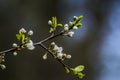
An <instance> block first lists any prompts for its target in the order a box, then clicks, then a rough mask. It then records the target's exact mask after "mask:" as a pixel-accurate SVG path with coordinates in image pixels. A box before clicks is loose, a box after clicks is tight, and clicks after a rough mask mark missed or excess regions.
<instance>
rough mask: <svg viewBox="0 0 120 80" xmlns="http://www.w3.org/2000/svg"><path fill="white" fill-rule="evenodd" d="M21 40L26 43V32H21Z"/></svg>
mask: <svg viewBox="0 0 120 80" xmlns="http://www.w3.org/2000/svg"><path fill="white" fill-rule="evenodd" d="M21 41H22V43H24V41H25V35H24V34H21Z"/></svg>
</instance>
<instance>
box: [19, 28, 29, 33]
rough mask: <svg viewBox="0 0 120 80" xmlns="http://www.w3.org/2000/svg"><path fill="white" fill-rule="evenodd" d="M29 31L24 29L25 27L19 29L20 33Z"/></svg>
mask: <svg viewBox="0 0 120 80" xmlns="http://www.w3.org/2000/svg"><path fill="white" fill-rule="evenodd" d="M26 32H27V31H26V30H25V29H24V28H21V29H20V30H19V33H26Z"/></svg>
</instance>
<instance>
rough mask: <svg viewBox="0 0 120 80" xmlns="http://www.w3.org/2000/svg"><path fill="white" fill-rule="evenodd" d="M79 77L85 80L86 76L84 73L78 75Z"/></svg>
mask: <svg viewBox="0 0 120 80" xmlns="http://www.w3.org/2000/svg"><path fill="white" fill-rule="evenodd" d="M77 76H78V77H79V78H83V77H84V76H85V75H84V74H83V73H78V74H77Z"/></svg>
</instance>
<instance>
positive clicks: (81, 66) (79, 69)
mask: <svg viewBox="0 0 120 80" xmlns="http://www.w3.org/2000/svg"><path fill="white" fill-rule="evenodd" d="M84 68H85V67H84V66H83V65H79V66H77V67H75V68H74V70H75V71H77V72H81V71H83V70H84Z"/></svg>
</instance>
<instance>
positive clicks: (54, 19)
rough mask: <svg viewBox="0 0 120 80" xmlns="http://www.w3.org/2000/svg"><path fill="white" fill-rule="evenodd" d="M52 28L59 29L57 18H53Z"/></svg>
mask: <svg viewBox="0 0 120 80" xmlns="http://www.w3.org/2000/svg"><path fill="white" fill-rule="evenodd" d="M52 26H53V28H54V29H56V27H57V18H56V17H52Z"/></svg>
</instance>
